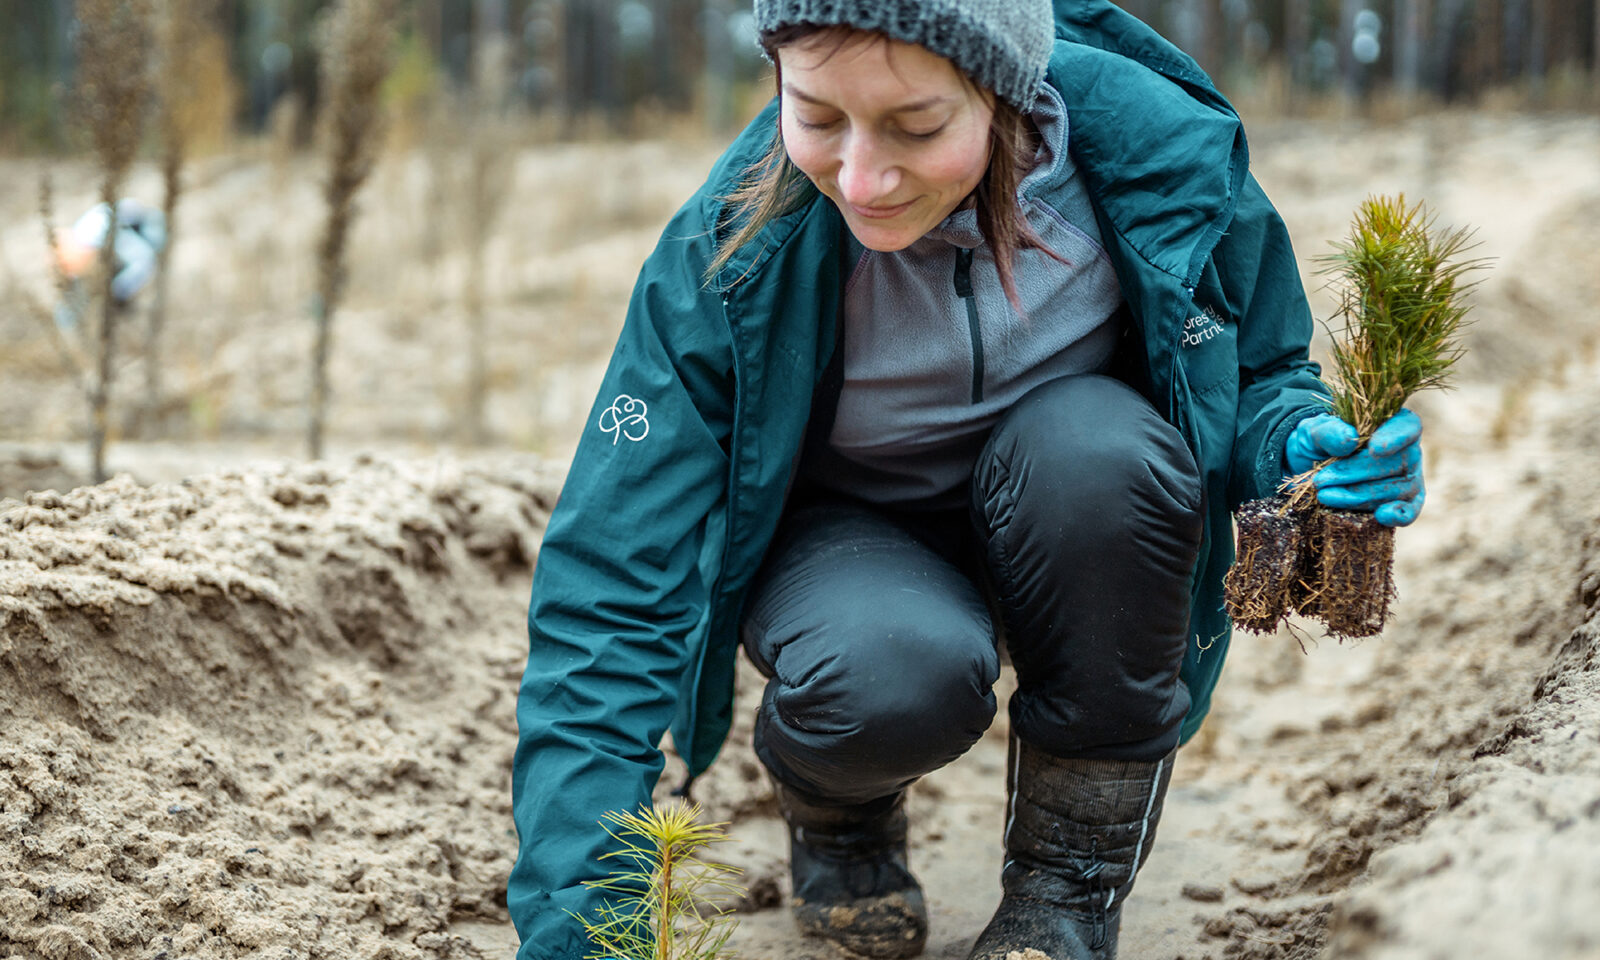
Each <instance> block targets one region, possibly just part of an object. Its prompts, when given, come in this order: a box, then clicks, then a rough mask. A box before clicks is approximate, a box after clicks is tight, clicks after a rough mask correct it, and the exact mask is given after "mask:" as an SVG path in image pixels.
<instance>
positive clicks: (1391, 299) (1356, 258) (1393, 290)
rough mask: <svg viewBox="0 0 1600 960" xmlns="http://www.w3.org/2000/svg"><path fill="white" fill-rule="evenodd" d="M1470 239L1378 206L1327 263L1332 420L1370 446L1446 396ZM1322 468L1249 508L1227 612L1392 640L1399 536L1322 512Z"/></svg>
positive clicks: (1415, 207) (1399, 206) (1258, 624)
mask: <svg viewBox="0 0 1600 960" xmlns="http://www.w3.org/2000/svg"><path fill="white" fill-rule="evenodd" d="M1471 240H1472V233H1471V231H1470V230H1465V229H1455V230H1436V229H1435V227H1434V218H1433V217H1432V216H1430V215H1429V214H1428V213H1427V211H1426V210H1425V208H1424V206H1423V204H1421V203H1416V204H1407V203H1406V199H1405V196H1404V195H1400V196H1396V197H1370V198H1368V199H1367V200H1366V201H1364V202H1363V203H1362V204H1361V206H1360V207H1359V208H1358V209H1357V211H1356V215H1355V217H1354V219H1353V221H1352V223H1351V228H1350V233H1349V236H1348V237H1347V238H1346V239H1345V240H1344V241H1341V242H1335V243H1334V244H1333V248H1334V252H1333V253H1331V254H1328V255H1327V256H1324V257H1321V258H1319V261H1320V263H1321V264H1322V269H1321V271H1320V272H1321V273H1322V274H1324V275H1327V276H1330V278H1331V279H1330V285H1331V286H1333V287H1334V288H1335V289H1336V291H1337V293H1338V295H1339V309H1338V313H1337V315H1336V319H1337V320H1338V321H1341V322H1342V325H1341V330H1340V331H1339V332H1334V331H1333V330H1331V329H1330V331H1329V332H1330V334H1331V335H1332V336H1333V339H1334V344H1333V363H1332V367H1333V371H1332V375H1331V376H1330V377H1329V378H1328V379H1329V386H1330V393H1331V397H1330V399H1329V412H1331V413H1333V414H1334V415H1336V416H1337V417H1339V418H1340V419H1341V420H1343V421H1345V422H1346V423H1349V424H1350V425H1352V426H1353V427H1355V429H1356V432H1357V434H1358V435H1359V437H1360V438H1361V442H1362V444H1365V443H1366V442H1367V441H1368V440H1369V439H1371V437H1372V434H1373V432H1374V431H1375V430H1377V429H1378V428H1379V427H1380V426H1382V425H1383V423H1384V422H1385V421H1387V420H1388V419H1389V418H1390V417H1392V416H1394V415H1395V414H1396V413H1399V412H1400V409H1401V408H1402V407H1403V406H1404V405H1405V402H1406V400H1407V399H1408V398H1409V397H1410V396H1411V395H1412V394H1414V393H1416V392H1417V391H1418V390H1423V389H1427V388H1429V387H1444V386H1445V385H1446V384H1447V383H1448V381H1449V376H1450V372H1451V368H1452V367H1453V366H1454V364H1455V362H1456V361H1457V360H1459V359H1460V358H1461V356H1462V353H1463V352H1464V347H1463V345H1462V343H1461V339H1460V334H1461V328H1462V326H1463V325H1464V324H1465V323H1466V317H1467V310H1468V305H1467V303H1466V295H1467V293H1468V291H1470V290H1471V289H1472V287H1473V286H1475V285H1476V284H1474V283H1469V282H1467V280H1466V276H1467V274H1468V273H1469V272H1471V271H1473V270H1475V269H1478V268H1479V267H1481V266H1483V263H1484V262H1483V261H1482V260H1469V259H1463V258H1462V256H1461V255H1462V254H1463V253H1464V252H1465V251H1466V250H1468V249H1470V247H1471V245H1472V244H1471ZM1328 462H1332V461H1326V462H1324V463H1319V464H1317V465H1316V466H1314V467H1312V468H1311V469H1310V470H1307V471H1306V472H1305V473H1303V474H1300V475H1299V476H1295V477H1291V478H1289V479H1288V480H1287V481H1285V483H1284V491H1285V494H1286V496H1281V497H1274V498H1269V499H1268V500H1265V501H1255V502H1252V503H1248V504H1245V505H1243V506H1242V507H1241V508H1240V510H1239V512H1238V522H1239V550H1238V561H1237V562H1236V563H1235V564H1234V567H1233V569H1232V570H1230V571H1229V572H1228V578H1227V583H1226V602H1227V608H1228V613H1229V615H1230V616H1231V617H1232V618H1233V620H1234V623H1235V624H1236V625H1237V626H1240V627H1242V628H1244V629H1247V630H1254V631H1257V632H1266V631H1269V630H1272V629H1275V628H1276V627H1277V625H1278V624H1279V623H1280V622H1282V620H1283V617H1284V616H1285V614H1286V613H1287V612H1288V610H1289V609H1290V608H1292V609H1294V610H1295V611H1296V612H1298V613H1300V614H1302V615H1304V616H1308V617H1312V618H1315V619H1318V620H1321V621H1322V622H1323V624H1325V625H1326V626H1327V628H1328V632H1329V633H1330V634H1332V635H1333V636H1337V637H1365V636H1372V635H1374V634H1376V633H1378V632H1379V631H1381V630H1382V629H1383V624H1384V622H1385V620H1386V619H1387V616H1388V607H1389V601H1390V600H1391V599H1392V598H1393V596H1394V577H1393V565H1394V530H1393V529H1392V528H1389V527H1384V526H1382V525H1380V524H1379V523H1378V522H1377V521H1376V520H1374V519H1373V518H1372V516H1371V515H1370V514H1366V513H1355V512H1350V511H1342V510H1329V509H1327V508H1324V507H1322V506H1320V505H1318V503H1317V501H1316V492H1315V487H1314V485H1313V482H1312V478H1313V477H1315V475H1316V473H1317V471H1319V470H1321V469H1322V468H1323V467H1324V466H1326V465H1327V463H1328Z"/></svg>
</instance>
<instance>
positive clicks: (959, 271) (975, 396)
mask: <svg viewBox="0 0 1600 960" xmlns="http://www.w3.org/2000/svg"><path fill="white" fill-rule="evenodd" d="M955 282H956V296H958V297H960V298H961V299H962V300H965V301H966V303H967V333H968V334H969V335H970V336H971V337H972V402H973V403H981V402H983V329H982V328H981V327H979V326H978V298H977V297H976V296H974V295H973V292H972V251H971V250H969V249H968V248H966V247H957V248H956V276H955Z"/></svg>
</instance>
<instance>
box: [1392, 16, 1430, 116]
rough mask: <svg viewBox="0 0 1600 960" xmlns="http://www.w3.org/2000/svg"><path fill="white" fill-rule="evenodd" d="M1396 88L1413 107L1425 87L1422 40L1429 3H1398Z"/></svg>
mask: <svg viewBox="0 0 1600 960" xmlns="http://www.w3.org/2000/svg"><path fill="white" fill-rule="evenodd" d="M1395 6H1396V17H1395V19H1396V20H1397V21H1398V22H1397V23H1396V24H1395V32H1396V33H1397V34H1398V46H1397V48H1396V51H1395V58H1394V85H1395V91H1396V92H1397V93H1398V94H1399V95H1400V99H1401V100H1402V101H1403V102H1405V103H1406V104H1410V103H1411V102H1412V101H1413V100H1415V99H1416V96H1417V91H1418V89H1419V88H1420V87H1421V85H1422V38H1423V37H1424V36H1426V35H1427V32H1428V26H1427V18H1428V9H1427V7H1428V0H1396V4H1395Z"/></svg>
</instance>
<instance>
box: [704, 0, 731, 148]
mask: <svg viewBox="0 0 1600 960" xmlns="http://www.w3.org/2000/svg"><path fill="white" fill-rule="evenodd" d="M700 31H701V36H702V38H703V41H704V43H705V51H706V56H705V99H706V123H707V125H708V126H709V127H710V128H711V132H712V133H713V134H716V133H721V132H723V131H725V130H727V129H728V127H729V126H731V125H732V122H733V121H732V116H733V89H732V84H733V77H732V73H733V58H732V56H731V54H732V51H731V50H729V49H728V45H729V41H728V5H727V3H726V2H725V0H705V5H704V6H703V7H702V8H701V11H700Z"/></svg>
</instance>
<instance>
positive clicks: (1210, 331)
mask: <svg viewBox="0 0 1600 960" xmlns="http://www.w3.org/2000/svg"><path fill="white" fill-rule="evenodd" d="M1221 332H1222V318H1221V317H1219V316H1217V315H1216V313H1215V312H1214V311H1213V310H1212V309H1211V308H1210V307H1206V308H1205V309H1203V310H1201V311H1200V313H1199V315H1197V316H1193V317H1190V318H1189V319H1187V320H1185V321H1183V345H1184V346H1185V347H1197V346H1199V345H1200V344H1202V343H1205V342H1206V341H1207V340H1210V339H1211V338H1212V337H1215V336H1216V335H1217V334H1219V333H1221Z"/></svg>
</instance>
